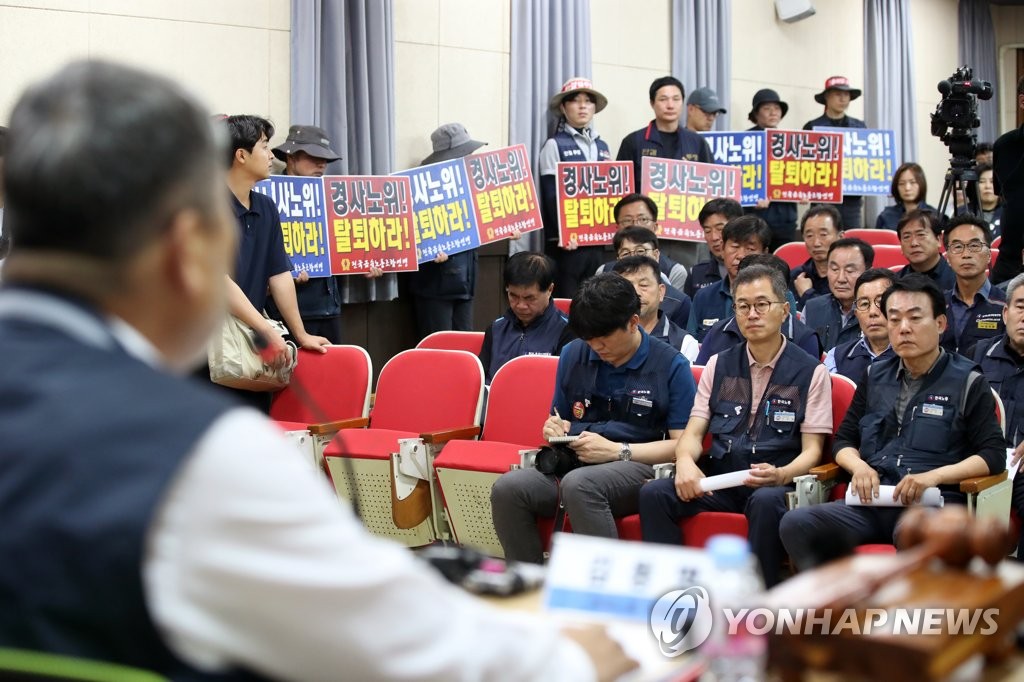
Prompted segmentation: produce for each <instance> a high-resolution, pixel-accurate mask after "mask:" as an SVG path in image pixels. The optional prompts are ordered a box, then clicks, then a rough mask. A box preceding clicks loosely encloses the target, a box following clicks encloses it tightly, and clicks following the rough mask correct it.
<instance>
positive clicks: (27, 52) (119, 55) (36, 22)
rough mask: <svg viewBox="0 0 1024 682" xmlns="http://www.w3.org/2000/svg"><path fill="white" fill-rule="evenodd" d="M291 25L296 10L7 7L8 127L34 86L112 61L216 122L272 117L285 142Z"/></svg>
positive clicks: (20, 3) (153, 1)
mask: <svg viewBox="0 0 1024 682" xmlns="http://www.w3.org/2000/svg"><path fill="white" fill-rule="evenodd" d="M290 23H291V19H290V5H289V0H88V1H86V0H0V73H2V74H3V75H2V77H0V121H3V122H6V121H7V120H8V119H9V117H10V110H11V107H12V106H13V105H14V102H15V100H16V99H17V97H18V95H19V93H20V92H21V91H22V90H23V89H24V88H25V86H26V85H27V84H29V83H31V82H33V81H35V80H38V79H39V78H41V77H43V76H45V75H46V74H49V73H51V72H53V71H54V70H56V69H58V68H59V67H60V66H61V65H62V64H65V63H66V62H68V61H69V60H72V59H78V58H106V59H115V60H118V61H124V62H128V63H131V64H135V65H137V66H140V67H143V68H147V69H152V70H154V71H157V72H159V73H162V74H165V75H168V76H171V77H172V78H174V79H176V80H178V81H179V82H181V83H184V84H186V85H187V86H188V87H190V88H191V89H192V90H193V92H195V93H196V95H197V96H198V97H200V98H201V99H202V101H203V102H204V103H205V104H206V105H207V106H208V107H209V108H210V111H211V112H224V113H253V114H260V115H263V116H268V117H270V118H271V119H272V120H273V121H274V123H275V125H276V126H277V128H278V129H279V130H282V131H285V132H286V131H287V125H288V91H289V77H290V74H289V62H290V56H289V43H288V40H289V28H290ZM282 139H283V138H282Z"/></svg>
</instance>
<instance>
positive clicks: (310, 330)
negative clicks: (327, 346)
mask: <svg viewBox="0 0 1024 682" xmlns="http://www.w3.org/2000/svg"><path fill="white" fill-rule="evenodd" d="M302 326H303V327H305V328H306V333H307V334H312V335H313V336H322V337H324V338H325V339H327V340H328V341H330V342H331V343H333V344H335V345H338V344H340V343H342V340H341V316H340V315H337V316H335V317H315V318H310V319H308V320H307V319H306V318H303V319H302Z"/></svg>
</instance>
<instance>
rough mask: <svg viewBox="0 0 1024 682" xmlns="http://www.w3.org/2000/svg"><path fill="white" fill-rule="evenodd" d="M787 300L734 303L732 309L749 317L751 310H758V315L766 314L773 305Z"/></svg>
mask: <svg viewBox="0 0 1024 682" xmlns="http://www.w3.org/2000/svg"><path fill="white" fill-rule="evenodd" d="M783 303H785V301H755V302H754V303H734V304H733V306H732V309H733V310H734V311H735V312H736V314H737V315H742V316H744V317H748V316H749V315H750V311H751V310H756V311H757V314H758V315H764V314H766V313H767V312H768V311H769V310H771V309H772V305H775V304H779V305H781V304H783Z"/></svg>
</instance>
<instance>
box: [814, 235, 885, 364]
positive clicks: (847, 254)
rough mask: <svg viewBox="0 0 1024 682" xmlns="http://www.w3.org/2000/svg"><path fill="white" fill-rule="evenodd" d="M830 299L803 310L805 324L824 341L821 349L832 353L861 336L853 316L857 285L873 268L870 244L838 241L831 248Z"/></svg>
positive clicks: (858, 240)
mask: <svg viewBox="0 0 1024 682" xmlns="http://www.w3.org/2000/svg"><path fill="white" fill-rule="evenodd" d="M827 260H828V288H829V291H830V292H831V293H829V295H828V296H817V297H815V298H812V299H811V300H809V301H807V305H806V306H804V322H805V323H806V324H807V326H808V327H810V328H811V329H813V330H814V331H815V332H816V333H817V334H818V338H819V339H821V347H822V348H823V349H825V350H832V349H833V348H835V347H836V346H838V345H839V344H841V343H846V342H847V341H853V340H855V339H856V338H857V336H858V335H859V334H860V327H859V326H858V324H857V316H856V315H854V308H853V301H854V298H856V296H855V294H854V285H855V284H856V282H857V278H858V277H860V275H861V273H862V272H864V271H865V270H867V269H868V268H870V267H871V266H872V264H874V260H875V250H874V249H873V248H871V245H870V244H868V243H867V242H865V241H863V240H860V239H856V238H850V239H845V238H844V239H837V240H836V241H834V242H832V244H831V245H829V247H828V259H827Z"/></svg>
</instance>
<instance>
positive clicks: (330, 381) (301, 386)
mask: <svg viewBox="0 0 1024 682" xmlns="http://www.w3.org/2000/svg"><path fill="white" fill-rule="evenodd" d="M372 376H373V363H372V362H371V361H370V354H369V353H367V352H366V350H365V349H363V348H360V347H359V346H328V347H327V352H326V353H317V352H313V351H307V350H300V351H299V363H298V365H296V367H295V372H294V373H293V375H292V383H291V384H290V385H289V386H287V387H286V388H284V389H283V390H281V391H278V392H277V393H275V394H274V397H273V401H272V402H271V404H270V418H271V419H273V420H274V421H276V422H277V424H278V426H280V427H281V428H282V429H284V430H285V432H286V434H287V435H288V436H289V438H290V439H291V440H293V441H295V442H296V444H298V445H299V447H300V448H302V449H303V451H304V452H307V453H308V454H309V455H310V456H311V457H312V459H313V461H314V463H315V464H316V465H317V466H318V467H320V468H322V467H323V461H322V453H321V448H318V447H317V445H318V441H317V439H314V438H313V437H312V436H311V435H310V433H309V430H308V427H309V425H310V424H320V423H322V422H325V421H336V420H339V419H353V418H357V417H365V416H366V415H367V414H369V411H370V381H371V377H372ZM303 391H305V394H303Z"/></svg>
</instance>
